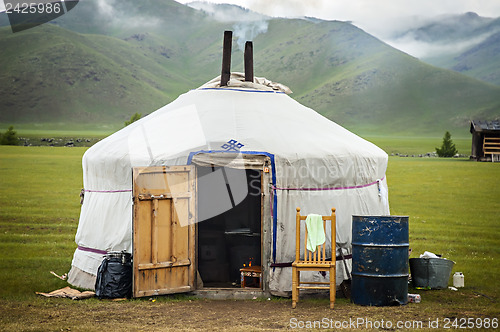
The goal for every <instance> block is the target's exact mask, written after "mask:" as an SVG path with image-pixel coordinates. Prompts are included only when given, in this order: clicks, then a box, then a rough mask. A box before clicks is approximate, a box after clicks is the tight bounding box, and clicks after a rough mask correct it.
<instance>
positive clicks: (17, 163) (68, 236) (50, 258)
mask: <svg viewBox="0 0 500 332" xmlns="http://www.w3.org/2000/svg"><path fill="white" fill-rule="evenodd" d="M84 151H85V149H83V148H49V147H31V148H25V147H11V146H1V147H0V206H1V213H0V252H1V253H2V255H1V258H0V271H1V272H0V284H1V285H2V287H0V298H18V299H19V298H30V297H32V296H33V295H34V292H35V291H48V290H51V289H52V290H53V289H56V288H57V287H59V286H62V285H64V284H65V283H64V282H62V281H60V280H59V279H57V278H55V277H53V276H52V275H51V274H50V271H54V272H56V273H58V274H63V273H65V272H67V271H68V270H69V268H70V265H71V258H72V253H73V251H74V249H75V248H76V244H75V243H74V236H75V233H76V228H77V225H78V217H79V207H80V204H79V203H80V198H79V193H80V188H81V187H82V170H81V158H82V155H83V152H84Z"/></svg>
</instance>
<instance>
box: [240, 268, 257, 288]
mask: <svg viewBox="0 0 500 332" xmlns="http://www.w3.org/2000/svg"><path fill="white" fill-rule="evenodd" d="M240 274H241V288H245V287H247V282H246V280H245V279H246V278H253V279H257V278H259V279H258V280H259V288H262V270H261V268H260V266H249V267H244V268H241V269H240ZM256 281H257V280H255V282H254V283H256ZM252 284H253V283H252Z"/></svg>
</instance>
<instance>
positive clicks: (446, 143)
mask: <svg viewBox="0 0 500 332" xmlns="http://www.w3.org/2000/svg"><path fill="white" fill-rule="evenodd" d="M457 152H458V150H457V148H456V147H455V144H454V143H453V141H452V140H451V134H450V132H448V131H447V132H446V133H445V134H444V137H443V144H442V145H441V148H440V149H438V148H436V153H437V155H438V156H440V157H453V156H454V155H456V154H457Z"/></svg>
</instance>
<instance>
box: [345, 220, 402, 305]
mask: <svg viewBox="0 0 500 332" xmlns="http://www.w3.org/2000/svg"><path fill="white" fill-rule="evenodd" d="M409 246H410V244H409V232H408V217H407V216H352V284H351V288H352V289H351V300H352V301H353V302H354V303H356V304H361V305H370V306H389V305H401V304H406V303H408V249H409Z"/></svg>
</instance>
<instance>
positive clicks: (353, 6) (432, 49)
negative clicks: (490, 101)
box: [0, 0, 500, 58]
mask: <svg viewBox="0 0 500 332" xmlns="http://www.w3.org/2000/svg"><path fill="white" fill-rule="evenodd" d="M36 1H43V2H48V1H50V0H35V2H36ZM80 1H86V0H80ZM98 1H99V4H100V8H101V9H103V8H104V9H105V8H108V7H109V8H111V9H112V6H113V3H114V2H115V1H119V0H98ZM137 1H140V0H137ZM175 1H177V2H179V3H183V4H187V3H190V2H192V1H194V0H175ZM201 1H203V2H208V3H228V4H235V5H239V6H241V7H245V8H248V9H250V10H252V11H255V12H258V13H261V14H265V15H267V16H271V17H304V16H308V17H316V18H320V19H324V20H339V21H349V22H352V24H354V25H355V26H357V27H358V28H361V29H363V30H364V31H366V32H367V33H369V34H371V35H373V36H375V37H377V38H379V39H381V40H382V41H384V42H386V43H388V44H389V45H391V46H393V47H395V48H398V49H400V50H402V51H404V52H407V53H409V54H411V55H413V56H416V57H418V58H425V57H429V56H430V57H432V56H436V55H444V54H447V53H448V54H452V53H453V52H455V51H457V50H465V49H467V48H468V47H470V46H471V45H474V44H477V43H479V42H481V41H483V40H485V39H486V38H487V37H488V35H482V36H478V37H477V38H476V39H474V40H469V41H465V42H462V43H461V44H452V45H442V44H438V43H434V44H429V43H425V42H424V43H423V42H421V41H418V40H415V39H412V37H411V36H410V37H409V38H406V37H405V38H399V37H398V38H396V37H395V36H396V35H397V33H401V32H405V31H406V30H408V29H410V28H415V27H419V26H422V25H425V24H426V22H427V21H428V20H430V19H436V18H439V17H440V16H443V15H452V14H464V13H467V12H475V13H477V14H478V15H479V16H482V17H495V18H496V17H500V0H201ZM3 9H4V1H3V0H0V11H2V10H3ZM232 18H233V17H232ZM136 21H137V22H138V23H139V24H144V21H147V22H148V23H151V22H149V21H148V20H144V19H143V18H142V17H137V20H136ZM262 24H263V26H258V27H256V28H257V29H258V30H259V31H260V32H265V30H267V23H265V22H264V23H262ZM259 31H257V32H259ZM242 40H245V39H243V38H242Z"/></svg>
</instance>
